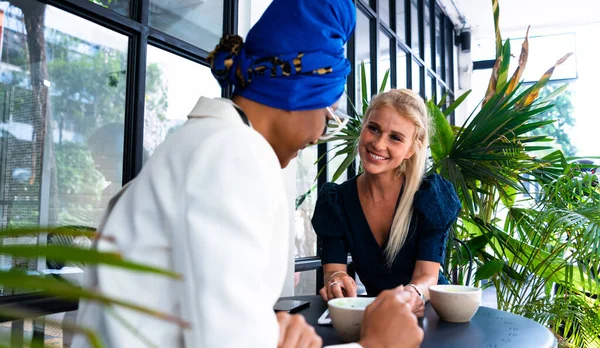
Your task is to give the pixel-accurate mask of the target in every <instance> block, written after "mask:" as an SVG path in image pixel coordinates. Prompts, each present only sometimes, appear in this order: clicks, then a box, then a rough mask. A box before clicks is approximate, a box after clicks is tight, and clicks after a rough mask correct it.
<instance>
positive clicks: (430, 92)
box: [425, 75, 436, 100]
mask: <svg viewBox="0 0 600 348" xmlns="http://www.w3.org/2000/svg"><path fill="white" fill-rule="evenodd" d="M427 76H428V77H429V78H428V79H427V80H426V81H425V88H426V92H425V98H427V99H431V100H435V97H436V95H435V89H436V87H435V85H436V82H435V78H433V77H431V76H430V75H427Z"/></svg>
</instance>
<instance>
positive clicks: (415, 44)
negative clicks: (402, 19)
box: [410, 0, 421, 56]
mask: <svg viewBox="0 0 600 348" xmlns="http://www.w3.org/2000/svg"><path fill="white" fill-rule="evenodd" d="M418 6H419V5H418V0H411V1H410V36H411V38H410V47H412V51H413V52H414V53H416V54H418V55H419V56H421V49H420V47H419V20H420V16H419V7H418Z"/></svg>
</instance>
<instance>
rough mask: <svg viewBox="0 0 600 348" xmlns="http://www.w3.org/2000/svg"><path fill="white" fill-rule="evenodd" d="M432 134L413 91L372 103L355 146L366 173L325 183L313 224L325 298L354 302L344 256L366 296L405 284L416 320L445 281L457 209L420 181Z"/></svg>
mask: <svg viewBox="0 0 600 348" xmlns="http://www.w3.org/2000/svg"><path fill="white" fill-rule="evenodd" d="M430 127H431V125H430V121H429V117H428V113H427V109H426V107H425V103H424V101H423V99H422V98H421V97H420V96H419V95H418V94H416V93H414V92H413V91H411V90H408V89H398V90H392V91H389V92H386V93H383V94H380V95H378V96H376V97H375V98H374V99H373V100H372V102H371V105H370V107H369V109H368V110H367V112H366V114H365V117H364V120H363V130H362V132H361V134H360V139H359V144H358V147H359V148H358V153H359V155H360V158H361V161H362V165H363V168H364V173H362V174H360V175H358V176H356V177H354V178H352V179H350V180H348V181H346V182H345V183H343V184H341V185H337V184H333V183H328V184H325V185H324V186H323V188H322V189H321V191H320V193H319V198H318V200H317V206H316V209H315V214H314V217H313V220H312V223H313V226H314V228H315V231H316V233H317V234H318V235H319V236H320V237H321V241H322V245H321V246H322V253H321V257H322V262H323V270H324V277H325V285H324V287H323V288H322V289H321V290H320V294H321V296H322V297H323V299H325V300H329V299H332V298H336V297H344V296H356V283H355V281H354V279H353V278H352V277H350V276H349V275H348V274H347V273H346V258H347V254H348V253H350V254H351V255H352V260H353V263H354V266H355V269H356V272H357V273H358V275H359V277H360V279H361V281H362V282H363V284H364V285H365V287H366V290H367V294H368V295H369V296H377V295H378V294H379V293H380V292H381V291H383V290H386V289H392V288H395V287H397V286H399V285H404V289H405V291H408V292H410V294H411V305H412V309H413V312H414V313H415V314H417V315H418V316H422V315H423V313H424V304H425V302H426V301H427V300H428V299H429V291H428V289H429V286H430V285H434V284H438V283H446V282H447V280H446V279H445V278H444V277H443V276H442V275H441V274H440V265H441V264H442V263H443V260H444V254H445V246H446V240H447V236H448V230H449V228H450V226H452V224H453V223H454V221H456V218H457V216H458V212H459V210H460V202H459V200H458V197H457V196H456V193H455V191H454V189H453V187H452V185H451V184H450V183H449V182H448V181H446V180H444V179H443V178H442V177H440V176H439V175H430V176H428V177H425V178H423V175H424V171H425V161H426V159H427V147H428V146H429V134H430Z"/></svg>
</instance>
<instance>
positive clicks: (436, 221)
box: [413, 174, 461, 228]
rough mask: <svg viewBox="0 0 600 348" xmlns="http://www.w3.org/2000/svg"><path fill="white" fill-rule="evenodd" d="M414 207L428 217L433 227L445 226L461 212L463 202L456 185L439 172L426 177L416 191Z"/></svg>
mask: <svg viewBox="0 0 600 348" xmlns="http://www.w3.org/2000/svg"><path fill="white" fill-rule="evenodd" d="M413 206H414V208H415V209H416V210H417V211H418V212H419V213H421V214H422V215H424V216H426V217H427V220H428V221H429V222H430V223H431V224H432V226H430V227H431V228H443V227H445V226H446V225H447V224H448V223H449V222H450V221H453V220H455V219H456V217H457V216H458V213H459V212H460V208H461V204H460V200H459V198H458V195H457V194H456V191H455V190H454V186H453V185H452V183H450V182H449V181H448V180H446V179H444V178H443V177H442V176H440V175H439V174H431V175H428V176H427V177H425V178H424V179H423V181H422V183H421V186H420V187H419V190H418V191H417V192H416V193H415V199H414V202H413Z"/></svg>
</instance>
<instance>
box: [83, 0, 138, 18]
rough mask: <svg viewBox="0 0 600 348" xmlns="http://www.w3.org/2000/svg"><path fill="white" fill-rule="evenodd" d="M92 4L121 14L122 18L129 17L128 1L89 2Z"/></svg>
mask: <svg viewBox="0 0 600 348" xmlns="http://www.w3.org/2000/svg"><path fill="white" fill-rule="evenodd" d="M89 1H90V2H93V3H94V4H97V5H99V6H102V7H104V8H107V9H109V10H111V11H115V12H116V13H119V14H122V15H123V16H128V17H129V6H130V3H131V1H130V0H89Z"/></svg>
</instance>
